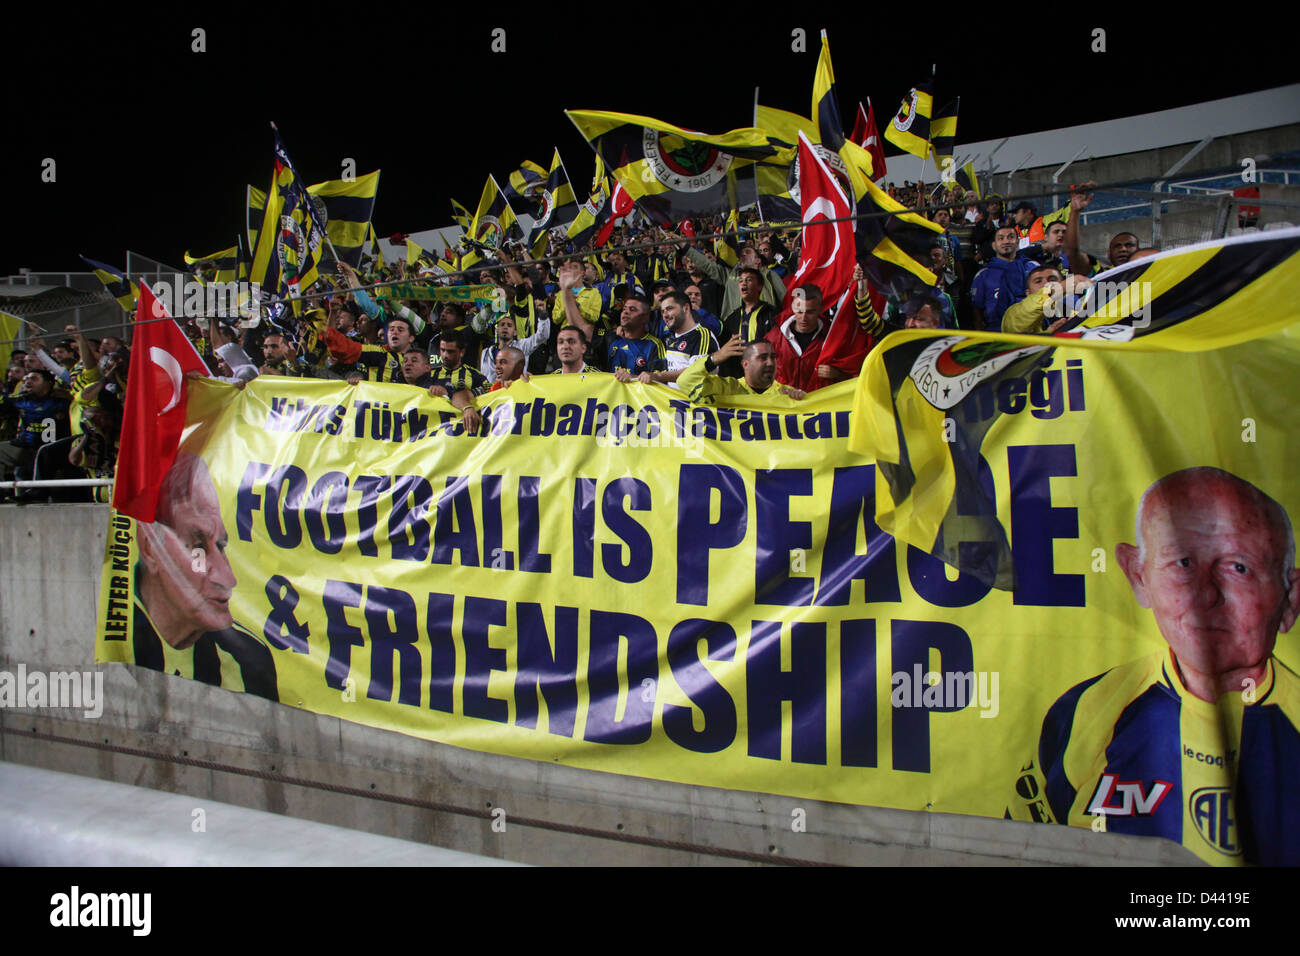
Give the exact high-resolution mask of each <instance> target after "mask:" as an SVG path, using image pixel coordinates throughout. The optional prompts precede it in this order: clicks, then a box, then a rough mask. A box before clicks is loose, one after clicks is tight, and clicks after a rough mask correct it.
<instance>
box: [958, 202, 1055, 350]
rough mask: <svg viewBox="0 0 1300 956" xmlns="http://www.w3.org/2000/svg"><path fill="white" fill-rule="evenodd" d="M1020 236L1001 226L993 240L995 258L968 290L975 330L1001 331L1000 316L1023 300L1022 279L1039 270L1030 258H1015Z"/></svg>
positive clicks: (1023, 284)
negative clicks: (973, 313) (973, 312)
mask: <svg viewBox="0 0 1300 956" xmlns="http://www.w3.org/2000/svg"><path fill="white" fill-rule="evenodd" d="M1019 244H1020V237H1019V236H1018V235H1017V234H1016V229H1015V227H1014V226H1004V227H1002V228H1001V229H999V230H998V231H997V234H996V235H995V236H994V237H993V251H994V252H995V253H996V255H995V256H994V258H993V259H992V260H991V261H990V262H989V264H988V265H986V266H985V267H984V268H983V269H981V270H980V271H979V272H977V273H976V274H975V281H974V282H972V283H971V287H970V301H971V307H972V308H973V309H974V310H975V320H976V328H979V329H990V330H992V331H994V332H996V331H999V330H1001V328H1002V313H1003V312H1005V311H1007V309H1009V308H1010V307H1011V306H1012V305H1014V304H1015V303H1017V302H1019V301H1020V300H1021V299H1023V298H1024V297H1025V280H1026V279H1027V278H1028V277H1029V273H1031V272H1033V271H1034V270H1035V269H1037V268H1038V265H1039V264H1038V263H1037V262H1036V261H1034V260H1033V259H1029V258H1017V257H1016V249H1017V248H1018V247H1019Z"/></svg>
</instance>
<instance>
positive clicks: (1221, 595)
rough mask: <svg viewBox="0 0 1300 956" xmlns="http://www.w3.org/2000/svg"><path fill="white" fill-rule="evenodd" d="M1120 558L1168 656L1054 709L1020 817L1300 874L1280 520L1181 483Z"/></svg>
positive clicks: (1106, 678)
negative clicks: (1159, 839)
mask: <svg viewBox="0 0 1300 956" xmlns="http://www.w3.org/2000/svg"><path fill="white" fill-rule="evenodd" d="M1115 554H1116V558H1117V559H1118V561H1119V564H1120V567H1121V569H1122V570H1123V573H1124V576H1125V577H1126V578H1127V580H1128V584H1129V586H1130V587H1131V589H1132V592H1133V596H1134V598H1135V599H1136V601H1137V603H1138V605H1139V606H1141V607H1142V608H1145V609H1148V610H1150V611H1151V613H1152V616H1153V617H1154V619H1155V624H1156V627H1157V628H1158V629H1159V631H1160V634H1161V636H1162V637H1163V638H1164V641H1165V643H1166V644H1167V645H1168V646H1167V647H1165V648H1164V649H1162V650H1160V651H1157V652H1155V653H1153V654H1150V655H1147V656H1146V657H1143V658H1140V659H1138V660H1136V661H1132V662H1130V663H1128V664H1124V665H1121V666H1119V667H1115V668H1113V669H1111V670H1109V671H1107V672H1105V673H1104V674H1099V675H1098V676H1096V677H1093V678H1090V679H1089V680H1086V681H1084V682H1083V683H1081V684H1078V685H1076V686H1075V687H1072V688H1071V689H1070V690H1068V691H1066V693H1065V694H1063V695H1062V696H1061V697H1060V698H1059V699H1058V700H1057V701H1056V702H1055V703H1054V704H1053V705H1052V707H1051V709H1050V710H1049V711H1048V713H1047V716H1046V718H1045V719H1044V721H1043V726H1042V732H1041V734H1040V737H1039V742H1038V748H1037V752H1036V753H1035V754H1034V756H1033V757H1032V758H1031V759H1030V760H1029V761H1028V762H1027V763H1026V764H1025V765H1024V766H1022V767H1021V770H1020V776H1019V779H1018V780H1017V782H1016V788H1015V789H1016V796H1015V798H1013V800H1012V806H1011V808H1010V809H1009V811H1008V813H1009V815H1010V816H1012V817H1014V818H1016V819H1027V820H1038V821H1043V822H1056V823H1069V824H1074V825H1077V826H1091V827H1093V829H1105V830H1107V831H1109V832H1115V833H1131V834H1140V835H1151V836H1163V837H1167V838H1169V839H1171V840H1174V841H1176V842H1179V843H1182V844H1183V845H1184V846H1186V847H1187V848H1188V849H1190V850H1192V852H1194V853H1196V854H1197V855H1198V856H1200V857H1202V859H1206V860H1208V861H1210V862H1216V863H1238V862H1244V863H1259V864H1265V865H1281V864H1291V865H1295V864H1300V800H1297V799H1296V797H1295V795H1296V793H1297V792H1298V791H1297V788H1298V787H1300V734H1298V733H1297V730H1296V727H1297V723H1298V722H1300V677H1297V675H1296V673H1295V672H1294V671H1292V670H1291V669H1290V668H1288V667H1287V666H1286V665H1285V664H1283V663H1282V662H1281V661H1279V660H1278V659H1277V657H1276V656H1275V655H1274V648H1275V645H1276V644H1277V639H1278V634H1279V633H1286V632H1288V631H1290V629H1291V627H1292V625H1293V624H1294V623H1295V621H1296V616H1297V612H1300V571H1297V570H1296V568H1295V535H1294V532H1293V530H1292V526H1291V520H1290V518H1289V517H1288V515H1287V513H1286V511H1285V509H1284V508H1283V507H1282V506H1281V505H1280V504H1278V503H1277V502H1276V501H1274V500H1273V499H1272V498H1271V497H1269V496H1268V495H1267V494H1265V493H1264V492H1263V491H1261V490H1260V489H1259V488H1257V487H1255V486H1254V485H1253V484H1251V483H1250V482H1248V481H1245V480H1243V479H1241V478H1239V477H1237V476H1236V475H1234V474H1232V473H1230V472H1227V471H1223V470H1221V469H1219V468H1210V467H1199V468H1188V469H1184V470H1182V471H1176V472H1173V473H1172V474H1168V475H1165V476H1164V477H1163V478H1161V479H1159V480H1158V481H1156V482H1155V483H1154V484H1152V485H1151V487H1149V488H1148V489H1147V490H1146V493H1145V494H1144V495H1143V496H1142V499H1141V502H1140V504H1139V505H1138V509H1137V527H1136V543H1135V544H1128V543H1122V544H1119V545H1118V546H1117V547H1116V549H1115ZM1098 818H1104V822H1103V823H1099V822H1098Z"/></svg>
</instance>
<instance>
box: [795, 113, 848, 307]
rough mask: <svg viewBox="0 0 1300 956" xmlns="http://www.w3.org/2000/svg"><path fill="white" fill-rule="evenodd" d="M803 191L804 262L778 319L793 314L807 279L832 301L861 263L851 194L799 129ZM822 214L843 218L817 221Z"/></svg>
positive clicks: (823, 217)
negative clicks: (797, 293) (797, 296)
mask: <svg viewBox="0 0 1300 956" xmlns="http://www.w3.org/2000/svg"><path fill="white" fill-rule="evenodd" d="M799 194H800V195H799V200H800V203H801V204H802V207H803V234H802V237H801V239H800V242H799V245H800V253H799V268H798V269H797V270H796V271H795V273H794V275H793V276H789V277H787V278H786V280H785V290H786V291H785V302H783V303H782V306H781V312H780V315H779V317H778V318H777V322H778V323H780V322H784V321H785V320H786V319H787V318H789V317H790V313H791V311H792V308H793V301H794V291H795V289H796V288H798V287H799V286H801V285H804V284H807V283H811V284H813V285H815V286H817V288H818V289H820V290H821V293H822V304H823V306H829V305H831V304H832V303H833V302H835V301H836V300H837V299H838V298H839V297H840V295H841V294H843V292H844V290H845V289H846V288H847V287H848V285H849V282H850V280H851V279H852V277H853V267H854V266H855V265H856V264H857V255H858V250H857V246H856V245H854V242H853V222H852V220H850V219H849V218H848V217H849V216H851V215H853V207H852V205H851V204H850V203H849V197H848V196H846V195H845V194H844V190H843V189H842V188H841V187H840V183H839V180H838V179H836V178H835V174H834V173H832V172H831V171H830V169H829V168H828V167H827V166H826V164H825V163H824V162H822V158H821V157H820V156H819V155H817V151H816V150H815V149H813V145H812V143H811V142H809V141H808V138H807V137H806V136H804V134H803V133H802V132H800V134H799ZM818 219H821V220H833V219H838V220H840V221H839V222H817V221H816V220H818Z"/></svg>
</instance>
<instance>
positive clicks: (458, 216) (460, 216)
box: [450, 199, 474, 232]
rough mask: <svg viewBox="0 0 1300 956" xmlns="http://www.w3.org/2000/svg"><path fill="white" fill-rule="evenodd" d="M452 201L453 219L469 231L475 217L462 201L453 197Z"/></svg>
mask: <svg viewBox="0 0 1300 956" xmlns="http://www.w3.org/2000/svg"><path fill="white" fill-rule="evenodd" d="M450 202H451V218H452V220H453V221H454V222H455V223H456V225H458V226H460V228H462V229H464V230H465V231H466V232H469V228H470V226H471V225H472V224H473V222H474V217H473V216H471V215H470V212H469V210H468V209H466V208H465V207H464V206H462V205H461V204H460V203H458V202H456V200H454V199H452V200H450Z"/></svg>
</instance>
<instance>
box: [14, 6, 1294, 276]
mask: <svg viewBox="0 0 1300 956" xmlns="http://www.w3.org/2000/svg"><path fill="white" fill-rule="evenodd" d="M460 6H461V7H462V9H465V12H464V13H458V14H456V15H452V14H450V13H448V12H447V11H448V10H450V9H452V6H451V5H448V4H436V5H435V4H429V5H416V4H398V3H390V4H384V5H373V6H371V5H359V6H357V7H354V8H353V11H354V12H348V13H337V14H331V13H329V12H327V10H328V8H326V7H324V6H316V5H314V4H280V5H276V9H278V10H286V11H291V12H292V13H295V14H298V15H304V14H306V15H309V17H310V22H307V23H306V24H303V23H302V22H296V21H295V20H294V19H293V18H291V17H290V16H289V15H288V13H274V14H272V13H268V11H269V10H270V9H271V8H272V5H271V4H265V5H263V6H261V7H253V8H250V9H249V10H248V11H247V13H246V14H239V13H236V12H233V11H227V12H224V13H221V14H213V13H210V12H207V11H204V10H202V8H196V9H195V10H194V11H193V12H190V11H180V10H176V9H172V10H170V11H169V12H165V13H157V14H148V15H138V16H137V15H136V14H130V13H117V12H115V13H114V14H113V16H112V18H111V19H100V18H97V19H95V20H91V19H90V18H89V17H83V16H81V15H80V14H75V13H72V12H64V13H40V12H37V13H32V14H29V16H31V17H32V18H33V19H32V20H30V21H29V22H28V23H27V24H25V25H23V26H20V27H14V28H12V29H9V30H7V32H8V33H9V37H8V39H9V43H8V44H7V45H8V46H9V50H8V51H7V53H6V71H5V72H6V75H7V82H6V85H5V92H4V106H5V109H4V116H5V119H4V124H5V132H6V135H5V137H4V141H5V144H4V149H3V150H0V164H3V173H4V182H5V183H6V186H7V189H6V200H7V202H6V215H5V228H4V230H3V245H0V275H8V274H11V273H14V272H17V270H18V267H20V266H28V267H31V268H33V269H38V270H65V269H67V270H74V271H82V270H84V268H85V267H84V266H83V265H82V263H81V261H80V259H78V258H77V254H78V253H84V254H86V255H88V256H90V257H92V258H95V259H100V260H103V261H106V262H109V263H111V264H114V265H117V266H119V267H120V266H122V265H124V264H125V254H126V250H127V249H128V248H129V249H132V250H134V251H136V252H139V253H142V254H145V255H149V256H153V257H155V258H158V259H161V260H162V261H164V262H167V263H170V264H172V265H176V266H180V265H181V264H182V263H181V253H182V252H183V251H184V250H186V249H189V250H190V251H191V252H193V253H196V254H203V253H209V252H213V251H216V250H218V249H221V248H225V247H227V246H229V245H231V244H232V243H233V241H234V236H235V235H236V232H237V231H238V230H239V229H240V228H241V227H242V224H243V202H244V184H245V183H252V184H253V185H255V186H258V187H259V188H265V187H266V185H267V182H268V180H269V177H270V170H271V160H272V155H271V149H272V138H271V131H270V128H269V126H268V121H269V120H272V119H274V120H275V121H276V122H277V123H278V125H279V127H280V129H281V131H282V133H283V136H284V139H285V143H286V145H287V146H288V149H289V151H290V154H291V155H292V157H293V159H294V162H295V164H296V165H297V166H298V168H299V171H300V172H301V173H302V174H303V176H304V177H306V178H307V180H308V181H309V182H318V181H321V180H326V179H334V178H338V177H339V175H340V170H341V163H342V161H343V159H344V158H345V157H350V158H352V159H354V160H355V161H356V164H357V171H358V172H361V173H363V172H368V171H370V170H372V169H374V168H376V167H378V168H381V169H382V170H383V175H382V179H381V184H380V191H379V198H378V204H377V206H376V213H375V225H376V229H377V230H378V232H379V234H381V235H389V234H391V233H393V232H398V231H402V232H407V231H416V230H419V229H425V228H430V227H433V226H438V225H446V224H448V223H449V222H450V217H449V209H448V203H447V199H448V197H449V196H454V197H456V198H457V199H459V200H460V201H461V202H462V203H465V204H466V205H467V206H470V207H471V209H472V208H473V205H474V203H475V202H477V199H478V194H479V191H480V190H481V188H482V185H483V180H484V178H485V176H486V175H487V174H488V173H489V172H491V173H494V174H495V175H496V176H497V177H498V180H499V181H503V180H504V176H505V175H506V173H507V172H508V171H509V170H511V169H513V168H515V167H516V166H517V165H518V163H519V162H520V161H521V160H523V159H531V160H533V161H534V162H537V163H540V164H541V165H543V166H547V165H549V162H550V156H551V149H552V147H553V146H557V147H559V149H560V153H561V155H562V156H563V157H564V160H565V164H566V166H567V168H568V170H569V174H570V175H571V176H572V177H573V180H574V182H575V184H579V183H582V184H585V183H586V182H588V181H589V177H590V174H591V163H592V159H591V156H592V154H591V150H590V148H589V147H588V146H587V145H586V143H585V141H583V140H582V138H581V137H580V136H579V134H578V133H577V131H576V130H575V129H574V128H573V126H572V125H571V124H570V123H569V121H568V119H567V118H566V117H565V116H564V114H563V112H562V111H563V110H564V109H565V108H585V109H609V110H618V111H622V112H630V113H644V114H646V115H649V116H654V117H656V118H659V119H662V120H666V121H668V122H671V123H675V124H677V125H680V126H685V127H690V128H694V129H699V130H704V131H706V132H723V131H725V130H728V129H732V128H735V127H740V126H748V125H750V123H751V119H752V115H751V111H752V107H753V97H754V87H755V86H756V85H757V86H759V87H761V89H762V101H763V103H764V104H765V105H769V106H775V107H780V108H783V109H787V110H792V111H796V112H799V113H803V114H806V113H807V111H808V106H809V101H810V97H811V89H812V77H813V70H814V67H815V66H816V61H817V52H818V49H819V42H820V41H819V39H818V31H819V29H820V28H822V27H825V28H826V29H828V30H829V35H830V42H831V51H832V54H833V56H834V66H835V74H836V84H837V90H838V93H839V99H840V110H841V114H842V115H843V116H844V117H845V122H846V123H850V124H851V122H852V115H853V111H854V110H855V109H856V104H857V102H858V100H859V99H865V98H866V97H867V96H871V97H872V98H873V100H874V102H875V105H876V110H877V115H878V118H879V121H880V122H881V123H882V125H883V123H884V122H886V121H887V118H888V116H889V115H891V114H892V113H893V111H894V110H895V109H896V108H897V106H898V102H899V100H900V99H901V98H902V96H903V94H904V93H906V91H907V90H908V88H909V87H911V86H912V85H913V84H914V83H916V82H918V81H921V80H923V79H925V78H926V77H927V76H928V75H929V72H930V65H931V63H937V64H938V74H937V79H936V90H935V101H936V105H938V104H940V103H943V102H946V101H947V100H948V99H949V98H951V97H952V96H955V95H960V96H961V97H962V106H961V114H960V121H959V128H958V144H959V151H960V144H961V143H963V142H976V141H979V140H985V139H991V138H994V137H1000V136H1007V135H1013V134H1017V133H1027V132H1033V131H1035V130H1041V129H1051V128H1055V127H1060V126H1069V125H1074V124H1078V123H1086V122H1093V121H1097V120H1102V119H1109V118H1113V117H1118V116H1126V115H1131V114H1134V113H1140V112H1146V111H1149V110H1155V109H1164V108H1168V107H1173V106H1181V105H1186V104H1189V103H1195V102H1199V101H1202V100H1206V99H1213V98H1216V97H1221V96H1231V95H1235V94H1240V93H1247V92H1250V91H1253V90H1261V89H1267V88H1270V87H1274V86H1279V85H1282V84H1285V83H1290V82H1295V81H1296V80H1297V77H1298V76H1300V66H1297V62H1298V61H1297V58H1296V57H1295V56H1294V53H1293V50H1292V49H1290V47H1291V45H1292V38H1291V36H1290V35H1289V34H1287V33H1285V32H1284V31H1279V30H1273V31H1270V30H1268V29H1266V28H1264V27H1263V25H1258V26H1257V25H1255V24H1251V23H1233V24H1229V23H1226V22H1224V23H1215V24H1206V25H1189V24H1187V23H1181V24H1172V25H1170V24H1165V25H1161V24H1159V23H1158V22H1157V21H1151V22H1138V21H1135V20H1134V19H1133V18H1132V15H1131V14H1130V13H1129V12H1128V11H1127V10H1123V9H1121V8H1119V7H1116V6H1111V7H1106V8H1105V9H1099V8H1097V7H1096V6H1095V5H1093V8H1092V9H1089V10H1086V11H1084V12H1085V13H1086V16H1085V17H1084V19H1081V20H1079V21H1071V20H1068V19H1067V18H1066V17H1065V14H1064V13H1063V12H1061V11H1064V10H1065V9H1066V7H1065V6H1062V5H1051V6H1049V7H1044V8H1042V10H1043V12H1041V13H1029V12H1026V10H1027V8H1025V7H1022V6H1020V5H1015V4H1007V5H1002V7H1001V10H999V11H998V12H995V13H985V14H982V15H977V14H976V10H977V9H980V8H979V7H977V6H976V5H974V4H966V5H962V6H960V7H942V8H940V7H938V6H935V7H933V8H932V12H931V10H930V8H927V7H925V6H923V5H921V4H895V5H893V7H892V8H891V9H892V10H893V11H895V12H893V13H890V14H886V15H883V16H881V17H880V18H876V19H869V18H868V17H867V15H866V14H865V12H863V13H857V14H849V13H847V12H840V13H836V14H834V15H826V16H822V17H820V18H814V17H813V16H811V15H810V14H811V10H812V8H811V7H809V6H807V5H805V6H803V7H801V8H799V10H798V11H790V12H789V13H781V14H764V13H760V12H759V11H760V10H762V9H764V8H763V7H761V6H759V5H755V4H741V5H735V7H734V12H717V11H724V10H726V11H730V10H732V9H733V8H727V7H724V6H722V5H716V4H710V5H701V6H700V8H699V9H700V11H703V12H698V13H695V12H693V11H694V10H695V6H694V5H692V4H662V3H659V4H617V5H602V6H599V7H586V8H577V7H572V8H570V7H564V6H561V5H552V4H531V5H528V6H526V7H523V8H520V9H517V10H512V9H508V8H504V7H501V6H497V7H495V8H493V9H494V10H495V12H486V11H487V10H488V6H487V5H477V4H475V5H469V4H464V5H460ZM828 9H829V8H828ZM836 9H837V10H840V11H844V10H845V9H846V8H844V7H840V6H837V7H836ZM859 9H861V10H864V11H865V9H866V7H860V8H859ZM985 9H988V8H985ZM940 10H942V11H943V12H940ZM1105 10H1112V11H1118V12H1115V13H1106V12H1105ZM200 11H202V12H200ZM797 13H803V14H809V15H806V16H804V17H803V18H802V19H796V18H795V17H796V14H797ZM967 17H968V18H969V19H970V21H971V22H970V23H964V22H963V20H964V19H965V18H967ZM979 20H991V21H992V22H995V23H996V24H997V29H993V28H992V27H990V26H979V25H978V21H979ZM196 27H201V28H203V29H204V30H205V31H206V52H203V53H195V52H192V51H191V44H192V42H193V41H192V36H191V31H192V30H193V29H194V28H196ZM496 27H502V28H504V29H505V30H506V52H505V53H492V52H491V51H490V44H491V39H492V37H491V34H492V30H493V29H494V28H496ZM796 27H802V28H803V29H804V30H806V31H807V52H804V53H798V52H793V51H792V50H791V31H792V30H793V29H795V28H796ZM1097 27H1101V28H1103V29H1105V30H1106V52H1105V53H1094V52H1092V50H1091V49H1090V47H1091V44H1092V31H1093V30H1094V29H1095V28H1097ZM1245 38H1248V40H1249V42H1247V40H1246V39H1245ZM881 114H883V118H881ZM47 157H51V158H54V159H55V161H56V180H55V182H53V183H44V182H42V181H41V171H42V162H43V160H44V159H45V158H47ZM891 178H893V177H891ZM900 178H901V177H900ZM584 189H585V185H583V186H579V191H580V192H581V191H583V190H584Z"/></svg>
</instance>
